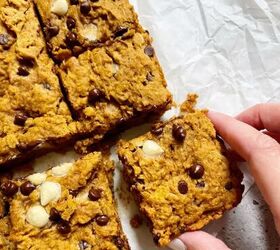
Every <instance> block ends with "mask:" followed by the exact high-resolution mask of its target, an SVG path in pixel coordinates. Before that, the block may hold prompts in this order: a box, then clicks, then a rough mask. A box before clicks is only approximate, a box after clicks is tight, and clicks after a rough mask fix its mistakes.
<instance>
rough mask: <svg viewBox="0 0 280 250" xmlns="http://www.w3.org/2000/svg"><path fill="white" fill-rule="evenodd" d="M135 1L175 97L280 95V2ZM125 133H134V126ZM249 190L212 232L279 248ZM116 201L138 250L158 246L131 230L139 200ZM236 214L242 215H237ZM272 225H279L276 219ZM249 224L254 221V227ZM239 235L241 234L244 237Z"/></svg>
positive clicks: (244, 100)
mask: <svg viewBox="0 0 280 250" xmlns="http://www.w3.org/2000/svg"><path fill="white" fill-rule="evenodd" d="M131 2H133V3H134V5H135V7H136V9H137V12H138V13H139V16H140V20H141V23H142V24H143V25H144V27H146V28H147V29H148V30H149V31H150V33H151V34H152V36H153V37H154V47H155V48H156V52H157V55H158V57H159V60H160V62H161V64H162V66H163V68H164V71H165V76H166V79H167V81H168V88H169V89H170V91H171V92H172V94H173V95H174V99H175V101H176V102H178V103H180V102H181V101H183V100H184V98H185V96H186V95H187V93H188V92H197V93H199V95H200V99H199V106H200V107H207V108H209V109H214V110H218V111H222V112H224V113H228V114H231V115H233V114H236V113H238V112H240V111H241V110H243V109H245V108H246V107H248V106H251V105H253V104H256V103H259V102H269V101H279V100H280V67H279V65H280V22H279V21H280V1H278V0H267V1H264V0H133V1H132V0H131ZM145 130H146V127H145V126H144V127H139V128H137V129H134V130H133V134H135V132H136V133H138V134H141V132H143V131H145ZM125 136H126V137H127V136H131V134H130V132H128V133H126V135H125ZM75 157H77V156H76V155H75ZM114 157H116V156H114ZM72 158H73V154H72V153H71V152H69V153H67V154H65V155H63V156H62V157H61V155H58V154H54V153H53V154H50V155H48V156H45V157H43V158H42V159H40V160H37V161H36V164H35V165H36V169H42V168H46V167H51V166H54V165H55V164H57V165H58V164H60V163H63V162H65V161H66V162H69V159H72ZM115 159H116V158H115ZM46 162H48V164H46ZM116 162H118V161H117V159H116ZM120 168H121V166H120V165H119V164H118V167H117V171H116V175H115V189H116V193H117V195H116V197H117V198H119V194H121V193H123V192H121V191H122V190H124V189H125V187H124V183H123V181H122V178H120V171H119V169H120ZM245 183H246V188H247V189H246V192H247V190H248V188H249V187H250V186H251V184H252V179H251V178H250V176H249V175H248V174H246V179H245ZM120 190H121V191H120ZM250 194H251V193H250V192H248V195H247V196H246V197H245V199H244V200H243V201H242V203H241V205H240V207H239V208H238V211H239V212H238V213H237V214H236V215H234V213H233V212H231V213H229V214H228V217H226V218H232V219H231V220H230V223H228V221H227V220H226V221H225V220H220V221H217V222H215V223H214V224H213V225H212V227H211V226H210V229H208V230H210V231H211V232H214V233H215V234H217V229H218V228H222V227H225V228H226V229H228V232H230V233H228V234H227V233H225V229H223V231H222V232H223V234H221V235H220V237H222V238H223V236H224V238H223V239H224V240H226V241H227V242H229V243H230V242H234V244H231V246H233V249H253V248H254V246H256V247H257V248H256V249H274V248H270V246H272V245H270V244H272V242H271V241H272V238H271V237H268V234H269V233H270V232H269V231H268V232H265V231H263V228H262V225H261V224H260V223H250V221H254V220H257V219H259V218H260V217H259V216H258V214H259V210H258V209H257V207H254V209H252V206H254V205H253V204H252V200H251V199H249V198H247V197H249V195H250ZM122 196H123V194H122ZM118 200H119V212H120V217H121V220H122V223H123V227H124V230H125V232H126V233H127V235H128V238H129V242H130V245H131V248H132V250H155V249H156V247H155V246H154V244H153V243H152V239H151V235H150V233H149V232H148V230H147V228H146V227H145V226H142V227H140V228H139V229H132V228H131V226H130V224H129V220H130V218H131V217H132V216H133V215H134V214H135V213H136V211H137V210H136V207H135V204H134V203H133V202H132V201H131V202H130V203H129V204H127V202H126V201H125V200H124V199H118ZM248 213H249V214H248ZM243 214H245V215H246V216H242V215H243ZM237 215H239V216H242V217H238V218H239V219H238V218H236V216H237ZM240 218H242V220H241V219H240ZM267 223H268V224H269V225H270V227H271V228H273V222H272V221H269V222H267ZM246 225H252V227H254V230H250V229H251V228H248V226H247V227H246ZM241 233H242V237H239V236H240V234H241ZM260 235H264V237H260ZM242 239H250V247H249V248H248V247H247V246H246V245H245V244H248V241H244V240H242ZM268 239H269V240H268ZM273 240H274V241H275V237H274V238H273ZM274 241H273V244H274ZM244 242H245V243H244ZM275 244H276V243H275ZM273 246H274V245H273Z"/></svg>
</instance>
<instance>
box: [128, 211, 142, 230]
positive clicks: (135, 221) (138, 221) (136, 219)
mask: <svg viewBox="0 0 280 250" xmlns="http://www.w3.org/2000/svg"><path fill="white" fill-rule="evenodd" d="M142 223H143V219H142V217H141V216H140V215H139V214H136V215H134V216H133V217H132V218H131V220H130V225H131V226H132V227H133V228H138V227H140V226H141V225H142Z"/></svg>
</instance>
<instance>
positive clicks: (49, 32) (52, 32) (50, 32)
mask: <svg viewBox="0 0 280 250" xmlns="http://www.w3.org/2000/svg"><path fill="white" fill-rule="evenodd" d="M44 30H45V34H46V38H47V40H50V39H51V38H52V37H54V36H56V35H57V34H58V33H59V27H58V26H55V25H54V26H51V25H50V24H49V25H46V27H45V29H44Z"/></svg>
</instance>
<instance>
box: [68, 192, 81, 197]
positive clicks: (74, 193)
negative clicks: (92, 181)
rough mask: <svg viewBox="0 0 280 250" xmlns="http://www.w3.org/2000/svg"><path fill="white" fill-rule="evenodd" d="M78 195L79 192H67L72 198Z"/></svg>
mask: <svg viewBox="0 0 280 250" xmlns="http://www.w3.org/2000/svg"><path fill="white" fill-rule="evenodd" d="M78 193H79V190H69V194H71V195H72V196H74V197H75V196H77V195H78Z"/></svg>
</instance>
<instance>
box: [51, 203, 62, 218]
mask: <svg viewBox="0 0 280 250" xmlns="http://www.w3.org/2000/svg"><path fill="white" fill-rule="evenodd" d="M50 220H52V221H55V222H58V221H60V220H61V216H60V213H59V212H58V211H57V209H55V208H54V207H52V208H51V210H50Z"/></svg>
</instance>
